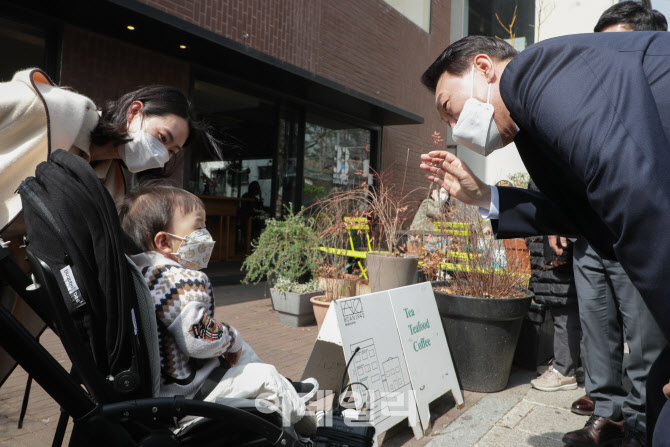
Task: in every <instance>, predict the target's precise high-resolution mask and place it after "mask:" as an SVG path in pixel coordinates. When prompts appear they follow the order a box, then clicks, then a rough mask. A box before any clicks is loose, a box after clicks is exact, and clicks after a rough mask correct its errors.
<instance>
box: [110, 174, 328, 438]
mask: <svg viewBox="0 0 670 447" xmlns="http://www.w3.org/2000/svg"><path fill="white" fill-rule="evenodd" d="M118 211H119V217H120V219H121V226H122V229H123V231H124V237H125V243H126V249H127V251H129V252H130V254H131V259H132V260H133V261H134V262H135V263H136V264H137V265H138V267H139V268H140V271H141V272H142V274H143V276H144V278H145V281H146V283H147V285H148V287H149V290H150V292H151V296H152V298H153V301H154V305H155V310H156V320H157V323H158V332H159V334H158V336H159V346H160V360H161V384H160V391H159V396H160V397H167V396H175V395H184V396H186V397H187V398H190V397H194V396H196V395H199V397H202V398H204V400H205V401H211V402H214V401H216V399H217V398H225V397H237V398H247V399H257V398H261V399H263V400H264V401H265V402H270V403H271V407H274V408H276V409H278V410H279V411H280V412H281V414H282V417H283V420H284V425H285V426H289V425H293V426H294V428H295V430H296V431H297V432H298V433H299V434H301V435H303V436H308V435H310V434H313V433H314V431H315V430H316V421H315V418H314V415H313V414H311V413H310V412H308V411H307V410H306V408H305V402H306V401H307V400H309V398H310V397H311V396H313V395H314V394H315V393H316V390H317V389H318V384H317V383H316V381H315V380H314V379H308V381H306V382H307V383H302V384H301V386H299V387H298V389H300V388H302V389H310V390H309V391H310V392H309V393H307V394H306V395H303V396H300V395H299V394H298V392H297V391H296V387H295V386H294V384H291V383H290V382H289V381H288V380H287V379H286V378H285V377H283V376H282V375H280V374H279V373H278V372H277V370H276V368H275V367H274V366H272V365H268V364H265V363H262V362H261V361H260V359H259V358H258V357H257V356H256V354H255V353H254V352H253V350H252V349H251V347H250V346H249V345H248V344H246V343H245V342H244V341H243V339H242V336H241V335H240V333H239V332H238V331H237V330H236V329H235V328H234V327H232V326H230V325H227V324H225V323H222V322H219V321H217V320H215V319H214V298H213V292H212V287H211V284H210V281H209V278H208V277H207V275H206V274H205V273H203V272H200V271H199V270H200V269H202V268H205V267H206V266H207V262H208V261H209V258H210V255H211V252H212V249H213V247H214V241H213V240H212V238H211V236H210V234H209V232H207V230H206V229H205V209H204V205H203V203H202V201H201V200H200V199H199V198H198V197H196V196H195V195H193V194H191V193H189V192H187V191H184V190H182V189H179V188H175V187H172V186H167V185H159V184H150V185H145V186H143V187H140V189H139V190H138V191H137V192H134V193H131V194H129V195H127V196H126V197H124V198H123V199H121V201H120V202H119V204H118ZM212 378H214V380H215V383H213V384H212V386H211V387H210V389H208V390H207V391H204V392H203V388H206V387H205V386H203V384H207V383H209V384H211V382H212ZM212 387H213V389H212Z"/></svg>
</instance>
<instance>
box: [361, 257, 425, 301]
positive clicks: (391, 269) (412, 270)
mask: <svg viewBox="0 0 670 447" xmlns="http://www.w3.org/2000/svg"><path fill="white" fill-rule="evenodd" d="M366 261H367V264H368V278H370V291H371V292H372V293H374V292H381V291H382V290H389V289H395V288H396V287H403V286H409V285H412V284H414V283H416V278H417V267H418V266H419V258H417V257H416V256H391V255H390V254H388V253H368V254H367V256H366Z"/></svg>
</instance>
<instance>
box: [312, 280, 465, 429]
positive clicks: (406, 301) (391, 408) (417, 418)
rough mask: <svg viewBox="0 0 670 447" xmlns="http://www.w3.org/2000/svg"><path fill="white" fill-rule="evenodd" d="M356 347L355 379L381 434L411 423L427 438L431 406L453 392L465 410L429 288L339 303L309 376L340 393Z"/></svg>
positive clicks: (360, 397) (351, 369) (422, 286)
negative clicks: (449, 392)
mask: <svg viewBox="0 0 670 447" xmlns="http://www.w3.org/2000/svg"><path fill="white" fill-rule="evenodd" d="M356 348H359V350H358V352H356V355H355V356H354V358H353V361H352V363H351V366H350V367H349V378H350V381H351V383H352V389H353V390H354V391H355V393H354V396H355V397H356V404H357V407H359V408H360V407H361V406H362V405H363V404H364V403H365V404H366V406H368V407H369V409H370V410H371V422H372V423H373V425H374V426H375V428H376V430H377V434H380V433H382V432H384V431H386V430H388V429H389V428H390V427H392V426H393V425H395V424H397V423H398V422H400V421H402V420H403V419H405V418H408V419H409V423H410V425H411V426H412V429H413V430H414V435H415V437H416V438H417V439H419V438H421V437H422V436H423V434H424V432H425V431H426V430H427V429H428V427H429V423H430V413H429V410H428V405H429V404H430V402H432V401H433V400H435V399H436V398H438V397H440V396H441V395H443V394H444V393H445V392H447V391H449V390H451V392H452V393H453V396H454V399H455V400H456V402H457V404H458V405H461V404H462V403H463V396H462V394H461V390H460V388H459V387H458V380H457V378H456V373H455V371H454V366H453V363H452V361H451V354H450V352H449V347H448V346H447V340H446V337H445V335H444V330H443V328H442V323H441V320H440V316H439V314H438V311H437V305H436V303H435V297H434V295H433V289H432V287H431V285H430V284H429V283H420V284H415V285H412V286H407V287H401V288H397V289H391V290H387V291H383V292H377V293H371V294H367V295H361V296H358V297H352V298H342V299H340V300H337V301H334V302H333V304H332V305H331V306H330V309H329V310H328V315H327V316H326V319H325V321H324V323H323V326H322V328H321V331H320V332H319V337H318V338H317V342H316V344H315V346H314V349H313V350H312V354H311V355H310V359H309V361H308V364H307V367H306V368H305V373H304V374H303V377H310V376H311V377H315V378H316V379H317V380H318V381H319V384H320V388H321V389H333V390H338V391H339V385H340V380H341V377H342V374H343V373H344V367H345V366H346V360H348V359H349V358H351V355H352V354H353V353H354V352H355V351H356ZM345 359H346V360H345Z"/></svg>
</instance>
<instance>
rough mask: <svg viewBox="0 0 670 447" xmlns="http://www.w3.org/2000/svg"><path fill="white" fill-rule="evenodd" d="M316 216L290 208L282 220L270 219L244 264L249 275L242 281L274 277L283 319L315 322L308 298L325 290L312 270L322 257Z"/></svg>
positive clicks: (294, 323) (273, 292)
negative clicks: (296, 211) (316, 248)
mask: <svg viewBox="0 0 670 447" xmlns="http://www.w3.org/2000/svg"><path fill="white" fill-rule="evenodd" d="M317 245H318V238H317V233H316V231H315V230H314V221H313V219H311V218H309V217H307V216H306V215H305V213H304V212H300V213H297V214H294V213H293V211H292V209H291V208H287V213H286V215H285V216H284V218H283V219H282V220H278V219H268V220H267V221H266V226H265V229H264V230H263V232H262V233H261V235H260V237H259V238H258V239H257V240H255V241H254V242H253V243H252V254H251V255H250V256H249V257H247V258H246V259H245V261H244V263H243V264H242V269H243V270H246V272H247V273H246V276H245V278H244V280H243V281H242V282H244V283H247V284H249V283H253V284H257V283H258V282H260V281H261V280H262V279H263V278H270V277H272V278H274V286H273V287H272V288H271V289H270V295H271V298H272V306H273V308H274V309H275V310H277V311H278V312H279V318H280V319H281V321H282V323H284V324H287V325H290V326H304V325H307V324H311V323H313V322H314V317H313V312H312V306H311V304H310V301H309V299H310V298H311V297H312V296H315V295H319V294H322V293H323V292H322V291H320V290H319V289H318V283H317V282H316V281H314V280H313V279H312V277H313V272H315V271H316V269H317V267H318V266H319V265H320V264H321V263H322V261H323V253H322V252H320V251H318V250H314V247H315V246H317Z"/></svg>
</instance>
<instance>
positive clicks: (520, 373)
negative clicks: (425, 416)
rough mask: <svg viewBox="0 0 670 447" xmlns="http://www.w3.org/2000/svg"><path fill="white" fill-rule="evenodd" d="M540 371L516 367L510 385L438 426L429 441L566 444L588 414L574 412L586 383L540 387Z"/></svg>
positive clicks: (462, 445) (516, 446) (498, 446)
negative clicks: (533, 385)
mask: <svg viewBox="0 0 670 447" xmlns="http://www.w3.org/2000/svg"><path fill="white" fill-rule="evenodd" d="M536 376H537V374H535V373H534V372H531V371H526V370H516V371H514V372H513V373H512V375H511V377H510V381H509V383H508V385H507V389H505V390H504V391H501V392H499V393H491V394H487V395H486V396H484V397H483V398H481V399H480V400H479V401H478V402H477V403H476V404H475V405H472V406H471V407H470V408H468V410H467V411H466V412H464V413H463V414H461V415H460V416H459V417H458V419H456V420H455V421H453V422H452V423H451V424H449V425H448V426H435V428H434V430H433V433H432V434H431V436H432V437H433V439H432V441H431V442H430V443H428V444H427V447H454V446H458V447H471V446H475V447H494V446H495V447H508V446H509V447H512V446H513V447H524V446H530V447H562V446H563V445H564V444H563V442H561V439H562V438H563V435H564V434H565V433H566V432H569V431H572V430H577V429H580V428H582V427H583V426H584V424H585V423H586V421H587V420H588V417H587V416H579V415H576V414H573V413H571V412H570V405H572V402H573V401H575V400H576V399H578V398H580V397H581V396H583V395H584V387H583V386H579V387H578V388H577V389H576V390H570V391H555V392H544V391H538V390H535V389H533V388H531V386H530V383H529V382H530V380H531V379H534V378H535V377H536Z"/></svg>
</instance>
